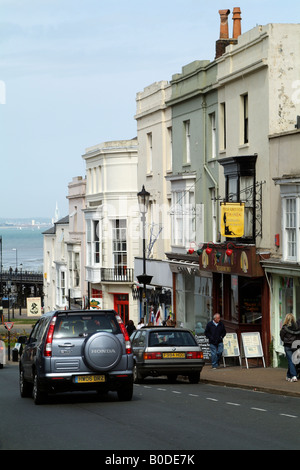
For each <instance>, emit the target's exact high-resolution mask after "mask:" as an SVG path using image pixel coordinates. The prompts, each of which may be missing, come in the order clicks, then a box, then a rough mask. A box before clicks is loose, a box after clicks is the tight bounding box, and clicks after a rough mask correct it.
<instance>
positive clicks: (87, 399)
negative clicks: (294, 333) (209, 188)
mask: <svg viewBox="0 0 300 470" xmlns="http://www.w3.org/2000/svg"><path fill="white" fill-rule="evenodd" d="M217 372H218V371H217ZM296 385H297V384H296ZM299 405H300V402H299V399H298V398H294V397H287V396H283V395H274V394H268V393H260V392H257V391H256V392H254V391H250V390H242V389H240V388H231V387H224V386H213V385H211V384H206V383H199V384H196V385H194V384H189V383H188V382H185V381H178V382H177V383H176V384H169V383H168V382H167V381H166V380H165V379H163V378H162V379H152V378H149V379H146V380H145V382H144V383H143V384H140V385H135V387H134V396H133V400H132V401H131V402H119V401H118V399H117V395H116V394H114V393H109V394H108V395H107V396H106V397H102V398H101V399H100V400H99V399H98V397H97V395H96V394H92V393H81V394H65V395H58V396H56V397H52V398H51V399H50V400H49V403H48V404H46V405H43V406H36V405H34V403H33V401H32V399H30V398H29V399H22V398H20V395H19V390H18V364H17V363H10V364H8V365H7V366H6V367H5V368H4V369H2V370H0V416H1V420H0V449H1V450H10V449H18V450H19V449H26V450H39V449H41V450H48V449H61V450H72V449H74V450H75V449H76V450H81V449H82V450H87V449H95V450H102V451H103V452H104V454H105V452H109V451H113V452H117V451H118V450H124V451H129V452H130V451H134V450H144V451H148V452H149V451H153V452H154V451H155V452H158V451H160V450H161V451H163V450H165V451H167V450H172V451H175V452H178V453H180V454H182V453H185V452H186V453H188V451H189V450H190V449H194V450H196V451H201V450H204V449H207V450H210V449H211V450H216V449H226V450H259V449H260V450H267V449H269V450H275V449H276V450H279V449H282V450H283V449H285V450H287V449H299V445H300V438H299V429H300V427H299V419H300V406H299ZM97 455H98V454H97ZM100 455H102V454H100Z"/></svg>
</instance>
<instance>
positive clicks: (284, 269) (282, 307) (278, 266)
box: [262, 259, 300, 367]
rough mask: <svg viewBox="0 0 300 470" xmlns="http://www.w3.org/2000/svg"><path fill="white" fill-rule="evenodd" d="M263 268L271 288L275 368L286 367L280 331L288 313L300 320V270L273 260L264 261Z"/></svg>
mask: <svg viewBox="0 0 300 470" xmlns="http://www.w3.org/2000/svg"><path fill="white" fill-rule="evenodd" d="M262 266H263V268H264V270H265V271H266V275H267V277H268V280H269V284H270V287H271V298H270V310H271V315H270V317H271V334H272V352H273V354H272V359H273V366H274V367H286V366H287V363H286V357H285V352H284V347H283V343H282V341H281V340H280V329H281V327H282V325H283V322H284V319H285V316H286V315H287V314H288V313H291V314H293V315H294V317H295V318H296V320H300V269H299V267H298V266H297V265H296V264H292V263H284V262H281V261H279V260H272V259H269V260H266V261H263V263H262Z"/></svg>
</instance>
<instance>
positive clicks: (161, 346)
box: [130, 327, 204, 383]
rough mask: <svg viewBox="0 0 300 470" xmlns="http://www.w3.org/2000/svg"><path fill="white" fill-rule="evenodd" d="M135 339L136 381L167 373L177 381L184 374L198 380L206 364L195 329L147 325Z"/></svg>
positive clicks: (195, 380) (136, 332)
mask: <svg viewBox="0 0 300 470" xmlns="http://www.w3.org/2000/svg"><path fill="white" fill-rule="evenodd" d="M130 339H131V342H132V350H133V359H134V368H133V376H134V382H135V383H139V382H141V381H142V380H143V379H144V377H147V376H149V375H150V376H153V377H157V376H160V375H166V376H167V377H168V379H169V381H171V382H174V381H175V380H176V379H177V375H184V376H187V377H188V378H189V381H190V382H191V383H198V382H199V380H200V373H201V370H202V368H203V366H204V359H203V352H202V350H201V348H200V346H199V345H198V343H197V342H196V340H195V337H194V335H193V333H192V332H191V331H190V330H187V329H185V328H173V327H146V328H141V329H140V330H136V331H135V332H134V333H133V334H132V335H131V337H130Z"/></svg>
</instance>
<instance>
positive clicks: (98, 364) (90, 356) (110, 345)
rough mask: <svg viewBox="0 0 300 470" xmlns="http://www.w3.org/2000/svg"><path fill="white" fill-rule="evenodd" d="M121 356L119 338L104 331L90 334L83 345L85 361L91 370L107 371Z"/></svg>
mask: <svg viewBox="0 0 300 470" xmlns="http://www.w3.org/2000/svg"><path fill="white" fill-rule="evenodd" d="M121 356H122V345H121V343H120V341H119V339H118V338H117V337H116V336H114V335H112V334H110V333H106V332H100V333H96V334H94V335H92V336H90V337H89V338H88V339H87V341H86V343H85V346H84V358H85V362H86V364H87V365H88V367H90V368H91V369H93V370H96V371H108V370H111V369H113V368H114V367H115V366H116V365H117V364H118V362H119V361H120V359H121Z"/></svg>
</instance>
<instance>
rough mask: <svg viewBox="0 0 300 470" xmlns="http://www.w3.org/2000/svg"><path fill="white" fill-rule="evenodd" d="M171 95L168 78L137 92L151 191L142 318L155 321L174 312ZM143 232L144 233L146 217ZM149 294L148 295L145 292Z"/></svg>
mask: <svg viewBox="0 0 300 470" xmlns="http://www.w3.org/2000/svg"><path fill="white" fill-rule="evenodd" d="M170 96H171V87H170V84H169V83H168V82H166V81H161V82H158V83H153V84H152V85H149V86H148V87H146V88H145V89H144V90H143V91H142V92H139V93H137V95H136V115H135V119H136V121H137V139H138V144H139V145H138V167H137V178H138V188H139V190H140V189H141V188H142V186H143V185H144V186H145V189H146V191H147V192H149V193H150V200H149V207H148V213H147V215H146V220H145V224H146V227H145V244H146V253H145V257H146V273H147V274H148V275H150V276H152V280H151V285H148V286H147V293H146V296H145V297H146V298H145V299H144V300H145V301H146V308H144V309H143V308H142V304H143V302H141V301H140V304H139V305H140V311H139V315H140V317H142V316H144V315H145V311H146V316H147V318H146V320H147V321H148V320H151V314H150V311H151V312H155V315H156V314H157V311H158V309H160V316H161V320H164V319H166V318H168V316H169V315H170V314H171V313H172V295H171V291H172V288H173V286H172V276H171V273H170V270H169V267H168V264H167V263H166V255H165V253H166V252H167V251H168V250H169V247H170V230H171V225H170V217H169V211H170V206H171V193H170V183H169V182H168V181H167V179H166V176H167V175H168V174H170V173H171V172H172V165H173V157H172V138H173V129H172V119H171V109H170V107H168V106H166V101H167V100H168V99H169V98H170ZM140 220H141V224H140V234H142V233H143V227H142V223H143V221H142V219H140ZM142 253H143V237H142V236H141V237H140V239H139V255H138V256H137V257H136V258H135V277H136V276H138V275H140V274H142V273H143V259H142V258H141V254H142ZM136 286H137V294H138V295H137V297H138V298H139V300H141V292H142V289H143V286H142V285H139V283H138V281H137V278H136ZM143 295H145V294H143Z"/></svg>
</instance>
